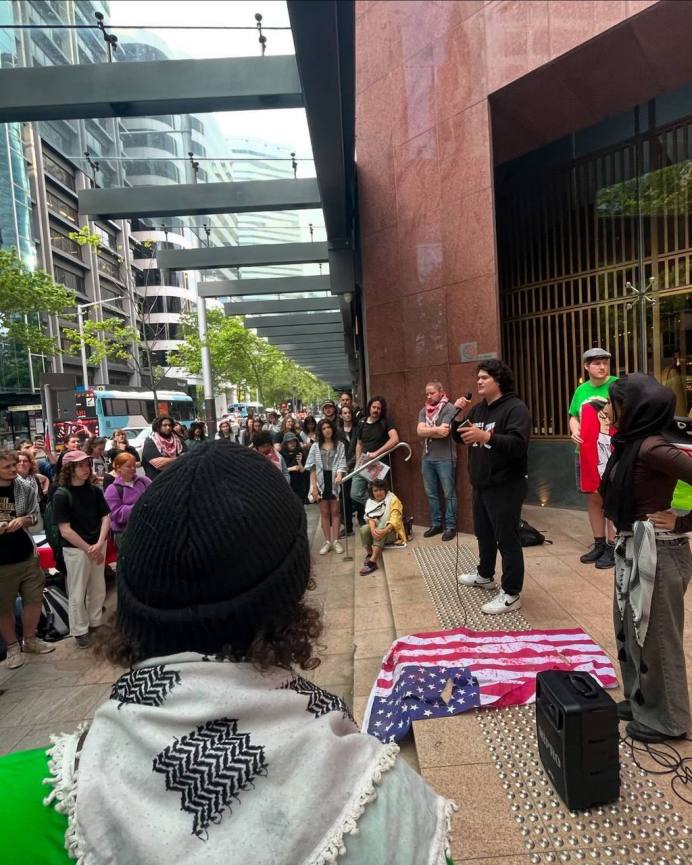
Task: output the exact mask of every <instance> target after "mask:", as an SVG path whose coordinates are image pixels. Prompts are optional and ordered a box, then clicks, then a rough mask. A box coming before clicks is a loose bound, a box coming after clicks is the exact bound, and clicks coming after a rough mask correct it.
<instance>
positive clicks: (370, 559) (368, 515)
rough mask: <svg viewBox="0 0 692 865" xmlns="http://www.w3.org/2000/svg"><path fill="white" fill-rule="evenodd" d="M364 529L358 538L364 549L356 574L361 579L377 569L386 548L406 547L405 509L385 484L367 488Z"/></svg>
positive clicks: (376, 484)
mask: <svg viewBox="0 0 692 865" xmlns="http://www.w3.org/2000/svg"><path fill="white" fill-rule="evenodd" d="M365 519H366V520H367V523H366V525H364V526H361V527H360V538H361V541H362V542H363V546H364V547H365V561H364V562H363V567H362V568H361V569H360V571H359V573H360V575H361V576H363V577H367V576H368V575H369V574H372V573H374V571H376V570H377V569H378V567H379V564H378V562H379V560H380V558H381V557H382V551H383V550H384V548H385V547H386V546H388V545H389V546H398V547H405V546H406V529H405V528H404V507H403V505H402V504H401V502H400V500H399V499H398V498H397V496H395V495H394V493H393V492H392V491H391V490H389V489H388V487H387V482H386V481H373V482H372V483H371V484H370V498H369V499H368V501H367V502H366V504H365Z"/></svg>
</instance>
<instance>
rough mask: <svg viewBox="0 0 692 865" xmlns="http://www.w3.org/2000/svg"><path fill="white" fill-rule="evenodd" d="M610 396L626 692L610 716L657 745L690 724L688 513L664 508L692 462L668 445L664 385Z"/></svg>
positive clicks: (647, 383) (609, 508)
mask: <svg viewBox="0 0 692 865" xmlns="http://www.w3.org/2000/svg"><path fill="white" fill-rule="evenodd" d="M609 398H610V403H609V410H610V415H611V420H612V423H613V426H614V427H615V429H616V433H615V435H614V436H613V438H612V444H613V454H612V456H611V457H610V459H609V460H608V464H607V465H606V468H605V471H604V474H603V482H602V485H601V495H602V496H603V503H604V505H603V506H604V512H605V515H606V517H607V518H608V519H610V520H612V521H613V523H614V524H615V528H616V531H617V538H616V544H615V597H614V605H613V616H614V623H615V635H616V640H617V647H618V658H619V660H620V668H621V671H622V680H623V689H624V692H625V700H624V701H622V702H621V703H619V704H618V715H619V717H620V718H621V719H622V720H626V721H628V722H629V723H628V724H627V733H628V735H630V736H631V737H632V738H633V739H637V740H639V741H642V742H661V741H663V740H664V739H676V738H681V737H683V736H684V735H685V734H686V732H687V730H688V729H689V727H690V705H689V697H688V692H687V675H686V671H685V649H684V626H685V620H684V615H685V614H684V609H685V604H684V597H685V592H686V590H687V586H688V584H689V581H690V575H691V574H692V555H690V545H689V540H688V538H687V536H686V534H685V532H688V531H690V530H692V515H691V514H688V515H687V516H684V517H678V516H676V515H675V514H674V513H673V512H672V511H671V510H670V505H671V501H672V497H673V490H674V488H675V485H676V483H677V481H678V480H683V481H686V482H687V483H692V459H690V458H689V456H688V455H687V453H685V451H684V450H682V449H678V448H677V447H675V445H674V444H672V443H671V441H670V436H671V433H672V430H673V414H674V410H675V394H674V393H673V392H672V391H670V390H669V389H668V388H665V387H663V385H660V384H659V383H658V382H657V381H655V380H654V379H653V378H651V377H650V376H648V375H643V374H641V373H632V374H630V375H627V376H624V377H623V378H621V379H618V380H617V381H614V382H613V383H612V384H611V385H610V388H609Z"/></svg>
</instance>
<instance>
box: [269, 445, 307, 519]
mask: <svg viewBox="0 0 692 865" xmlns="http://www.w3.org/2000/svg"><path fill="white" fill-rule="evenodd" d="M274 447H276V445H275V446H274ZM279 454H280V455H281V457H282V459H283V461H284V464H285V466H286V470H287V471H288V474H289V476H290V484H291V489H292V490H293V492H294V493H295V494H296V495H297V496H298V498H299V499H300V500H301V502H305V499H306V491H307V484H306V474H307V473H306V471H305V465H304V464H303V451H302V450H301V448H300V441H299V439H298V436H297V435H296V434H295V433H292V432H287V433H284V439H283V442H282V443H281V448H280V450H279Z"/></svg>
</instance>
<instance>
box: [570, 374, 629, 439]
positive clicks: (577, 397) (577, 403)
mask: <svg viewBox="0 0 692 865" xmlns="http://www.w3.org/2000/svg"><path fill="white" fill-rule="evenodd" d="M614 381H617V378H616V376H614V375H610V376H608V379H607V380H606V381H605V382H604V383H603V384H600V385H599V386H598V387H594V386H593V385H592V384H591V382H590V381H585V382H584V383H583V384H580V385H579V387H578V388H577V389H576V390H575V391H574V396H573V397H572V402H571V403H570V404H569V409H568V410H567V411H568V414H569V416H570V417H576V418H579V410H580V409H581V407H582V404H583V403H585V402H586V401H587V400H588V399H594V397H600V398H601V399H608V389H609V388H610V385H611V384H612V383H613V382H614ZM576 452H577V453H579V446H578V445H577V448H576Z"/></svg>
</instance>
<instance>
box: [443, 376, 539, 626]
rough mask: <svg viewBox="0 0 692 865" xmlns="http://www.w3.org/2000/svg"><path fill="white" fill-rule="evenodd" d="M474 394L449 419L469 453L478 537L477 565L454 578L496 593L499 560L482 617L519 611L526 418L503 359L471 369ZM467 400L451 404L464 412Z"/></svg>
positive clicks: (455, 436) (528, 429) (456, 437)
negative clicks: (462, 415)
mask: <svg viewBox="0 0 692 865" xmlns="http://www.w3.org/2000/svg"><path fill="white" fill-rule="evenodd" d="M476 375H477V386H478V395H479V396H480V397H481V398H482V399H481V402H480V403H478V404H477V405H475V406H474V407H473V408H472V409H471V411H470V412H469V413H468V415H467V417H466V418H463V419H462V418H457V419H456V420H454V421H452V438H453V439H454V441H456V442H459V443H461V444H465V445H466V446H467V447H468V450H469V478H470V481H471V486H472V487H473V530H474V533H475V535H476V537H477V538H478V556H479V562H478V567H477V568H476V570H475V571H474V572H473V573H469V574H460V575H459V576H458V580H459V583H460V585H462V586H475V587H478V588H481V589H488V590H492V589H496V588H497V586H496V583H495V561H496V559H497V551H498V550H499V551H500V556H501V558H502V581H501V587H500V591H499V592H497V594H496V595H495V597H494V598H493V599H492V600H491V601H488V603H486V604H483V606H482V607H481V611H482V612H484V613H486V614H488V615H495V614H498V613H510V612H513V611H514V610H518V609H520V608H521V590H522V587H523V585H524V553H523V550H522V547H521V538H520V536H519V524H520V522H521V506H522V505H523V503H524V499H525V498H526V492H527V480H526V472H527V458H528V456H527V455H528V448H529V435H530V432H531V415H530V413H529V410H528V408H527V406H526V405H525V403H523V402H522V401H521V400H520V399H519V397H518V396H517V395H516V393H514V374H513V373H512V370H511V369H510V368H509V367H508V366H507V364H506V363H504V361H501V360H497V359H492V360H487V361H483V363H480V364H479V365H478V367H477V369H476ZM470 404H471V401H470V400H467V399H466V398H465V397H460V398H459V399H458V400H457V401H456V402H455V406H456V407H457V408H458V409H460V410H461V411H465V410H466V409H467V408H468V406H469V405H470Z"/></svg>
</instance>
